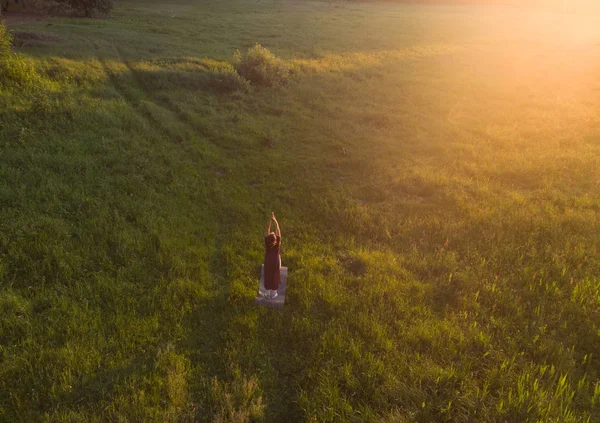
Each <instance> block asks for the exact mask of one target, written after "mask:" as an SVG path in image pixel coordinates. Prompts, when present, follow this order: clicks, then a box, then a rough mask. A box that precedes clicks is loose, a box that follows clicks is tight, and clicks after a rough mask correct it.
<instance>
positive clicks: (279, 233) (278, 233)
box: [273, 216, 281, 238]
mask: <svg viewBox="0 0 600 423" xmlns="http://www.w3.org/2000/svg"><path fill="white" fill-rule="evenodd" d="M273 221H274V222H275V227H276V228H277V229H276V230H275V235H277V236H278V237H279V238H281V229H279V222H277V219H275V216H273Z"/></svg>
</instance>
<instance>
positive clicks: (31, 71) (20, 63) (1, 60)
mask: <svg viewBox="0 0 600 423" xmlns="http://www.w3.org/2000/svg"><path fill="white" fill-rule="evenodd" d="M37 80H38V75H37V72H36V71H35V68H34V66H33V64H32V63H31V61H29V60H28V59H26V58H25V57H24V56H22V55H19V54H16V53H13V52H12V51H11V36H10V34H9V33H8V31H7V30H6V26H5V25H4V24H3V22H2V21H0V86H6V87H17V88H26V87H31V86H32V85H33V84H35V82H36V81H37Z"/></svg>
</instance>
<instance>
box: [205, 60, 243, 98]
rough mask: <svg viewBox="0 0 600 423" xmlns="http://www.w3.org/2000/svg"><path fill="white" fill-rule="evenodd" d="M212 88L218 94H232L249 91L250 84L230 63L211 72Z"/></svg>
mask: <svg viewBox="0 0 600 423" xmlns="http://www.w3.org/2000/svg"><path fill="white" fill-rule="evenodd" d="M210 79H211V86H212V87H213V88H214V89H215V90H216V91H217V92H223V93H231V92H235V91H242V92H244V91H248V90H249V89H250V83H249V81H248V80H247V79H245V78H243V77H242V76H240V74H239V73H238V72H237V71H236V70H235V69H234V67H233V66H232V65H230V64H229V63H227V64H224V65H223V66H219V67H216V68H214V69H212V70H211V71H210Z"/></svg>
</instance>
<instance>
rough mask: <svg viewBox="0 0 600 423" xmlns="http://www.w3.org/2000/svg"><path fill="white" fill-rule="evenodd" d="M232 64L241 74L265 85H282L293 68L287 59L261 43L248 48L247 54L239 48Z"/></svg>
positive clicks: (253, 81) (257, 83) (249, 79)
mask: <svg viewBox="0 0 600 423" xmlns="http://www.w3.org/2000/svg"><path fill="white" fill-rule="evenodd" d="M232 64H233V67H234V69H235V70H236V71H237V73H238V74H239V75H240V76H242V77H243V78H245V79H247V80H248V81H250V82H252V83H253V84H256V85H262V86H265V87H272V86H275V85H281V84H283V83H285V82H286V81H287V80H288V78H289V77H290V75H291V68H290V67H289V66H288V65H287V64H286V63H285V61H284V60H282V59H281V58H279V57H277V56H275V55H274V54H273V53H271V52H270V51H269V50H268V49H267V48H265V47H263V46H261V45H260V44H256V45H255V46H254V47H252V48H250V49H248V52H247V53H246V54H242V53H240V51H239V50H237V51H236V52H235V53H234V54H233V59H232Z"/></svg>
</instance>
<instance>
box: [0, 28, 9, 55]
mask: <svg viewBox="0 0 600 423" xmlns="http://www.w3.org/2000/svg"><path fill="white" fill-rule="evenodd" d="M10 42H11V36H10V34H9V33H8V31H7V30H6V27H5V26H4V22H3V21H2V20H0V59H2V61H4V60H5V59H6V58H7V57H8V56H9V55H10Z"/></svg>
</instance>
